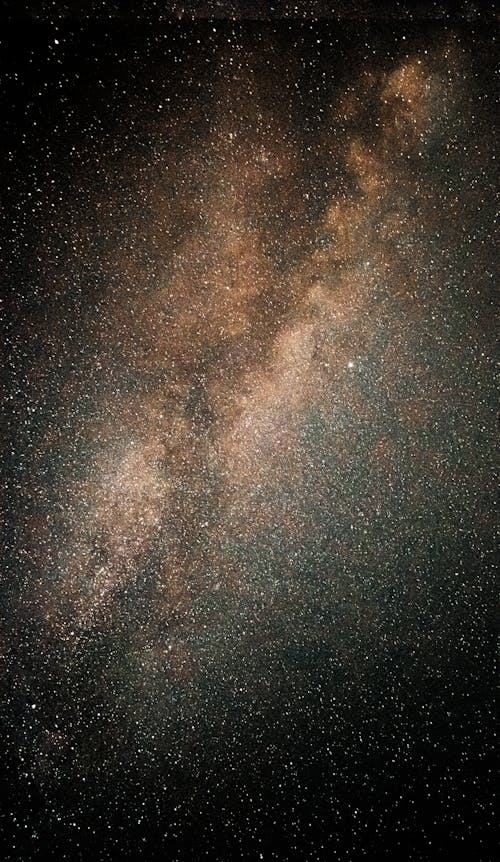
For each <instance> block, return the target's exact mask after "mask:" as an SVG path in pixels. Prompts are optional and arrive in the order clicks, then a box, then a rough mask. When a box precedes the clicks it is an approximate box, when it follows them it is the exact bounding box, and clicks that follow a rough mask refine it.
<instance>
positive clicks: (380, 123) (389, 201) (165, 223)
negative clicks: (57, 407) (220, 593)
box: [45, 42, 460, 638]
mask: <svg viewBox="0 0 500 862" xmlns="http://www.w3.org/2000/svg"><path fill="white" fill-rule="evenodd" d="M275 50H276V49H275V48H274V47H273V46H272V45H268V46H266V49H265V51H264V52H263V54H262V55H261V54H259V55H258V56H254V57H253V58H252V62H251V63H249V62H248V51H245V52H243V50H242V49H235V50H226V51H225V52H224V53H223V54H222V56H221V59H220V62H219V67H218V69H217V70H216V72H215V79H214V81H212V82H211V88H212V91H213V96H212V108H211V110H212V115H211V122H210V124H209V128H208V130H207V132H206V134H205V137H204V138H203V140H201V141H199V142H198V141H197V142H196V143H195V144H194V146H193V147H192V148H191V150H190V151H189V150H188V151H187V152H186V149H185V148H182V149H177V150H176V140H177V138H178V137H182V135H183V134H184V132H183V126H185V125H186V123H188V120H189V117H187V116H185V115H183V114H180V115H179V117H177V118H174V119H173V120H172V121H171V122H170V125H169V127H168V128H167V129H165V130H162V128H161V127H158V126H157V127H156V128H155V129H154V136H155V138H156V140H157V141H158V142H159V144H160V142H161V145H162V146H161V148H160V146H159V145H158V148H157V150H156V155H155V158H154V159H152V160H151V162H150V164H148V166H147V170H145V171H143V173H142V174H140V177H139V180H137V174H136V173H135V172H134V170H133V166H131V165H127V164H126V163H124V164H123V165H122V166H121V167H120V171H121V173H123V175H124V176H126V174H127V171H128V170H130V171H131V173H132V174H134V179H133V181H132V185H131V191H130V196H131V199H132V200H134V202H135V203H134V206H130V207H129V208H130V210H131V212H132V213H133V211H134V207H135V206H137V207H140V208H142V209H143V210H144V212H145V215H143V216H142V218H141V224H140V228H137V227H136V226H134V223H133V221H130V218H131V216H129V215H127V209H126V215H125V224H126V225H127V227H128V230H129V241H128V243H126V244H125V245H126V246H127V247H125V248H124V243H121V242H120V241H119V240H118V239H117V240H116V242H115V244H114V246H113V244H112V245H111V247H110V248H107V249H106V254H105V256H104V255H102V254H101V259H100V261H99V265H100V267H101V269H102V270H103V271H104V273H105V277H104V282H106V279H107V280H108V283H107V284H106V283H105V284H104V296H103V297H101V306H100V308H101V310H100V313H99V322H98V328H97V331H96V332H95V333H93V334H92V338H94V341H95V358H94V360H93V369H92V381H93V383H94V384H95V386H94V395H93V397H94V399H95V402H96V403H97V405H98V407H97V409H96V410H95V411H94V413H93V416H92V418H90V419H87V418H85V416H83V415H80V416H79V421H80V422H81V427H80V429H79V438H80V440H81V441H83V445H86V444H85V441H87V445H88V444H91V446H90V448H91V450H92V451H91V454H90V455H89V457H88V459H87V464H86V467H85V469H84V470H83V473H81V474H80V476H79V478H78V480H77V481H75V480H72V479H69V478H68V479H67V478H65V476H64V473H63V474H62V475H61V476H59V478H58V480H57V481H58V486H59V491H60V494H61V498H62V500H63V501H64V502H63V505H64V506H65V508H66V515H65V526H64V527H63V528H62V532H58V533H57V534H56V544H57V547H56V548H54V549H53V550H52V551H51V556H52V558H54V559H56V570H57V575H56V577H55V579H54V581H53V582H52V583H51V585H50V588H49V589H48V590H47V593H48V594H47V597H46V603H45V608H46V609H45V616H46V619H47V621H48V622H49V623H50V625H51V626H55V629H56V630H57V631H58V632H59V633H60V635H61V636H62V637H64V638H66V637H73V636H74V635H75V632H76V631H79V630H82V629H83V630H84V629H85V628H86V627H88V626H93V625H98V626H101V625H105V626H113V618H114V611H113V608H114V607H115V605H116V603H119V602H120V601H121V597H122V595H123V593H124V591H126V590H127V589H128V588H130V587H131V586H132V585H133V584H134V583H135V582H136V581H137V579H138V578H139V577H140V576H142V574H143V572H144V570H145V568H147V566H148V565H151V558H152V557H153V558H154V564H153V567H152V571H151V572H150V575H149V578H150V580H151V582H152V584H153V587H152V593H151V596H150V601H151V602H152V607H153V608H154V613H153V614H152V616H153V618H154V619H155V620H157V619H158V618H161V615H162V614H165V619H170V618H171V617H172V618H173V617H175V620H176V625H177V626H180V628H181V630H182V627H183V626H184V625H186V626H188V627H189V626H191V625H192V619H193V603H196V597H197V596H198V595H199V594H200V593H202V594H203V593H204V592H206V591H209V592H210V591H211V590H213V589H214V588H215V589H217V590H224V591H226V590H227V591H229V592H230V593H231V592H234V591H235V590H236V592H238V591H245V590H246V589H248V583H247V573H246V571H245V567H244V565H242V566H241V569H238V567H236V569H235V564H234V561H231V560H230V559H228V558H227V553H226V552H227V547H228V544H230V543H231V542H234V541H236V540H244V541H245V542H257V543H258V541H259V537H260V536H261V534H262V533H263V532H265V531H266V530H267V529H268V528H269V526H270V525H274V528H275V529H276V530H278V531H280V532H284V534H285V535H289V536H290V537H293V539H299V538H300V537H301V536H303V535H304V532H306V533H307V530H308V517H309V516H310V509H311V503H312V501H311V496H310V495H311V493H312V494H313V496H316V497H317V500H316V501H315V503H316V504H317V505H321V496H322V494H324V493H325V491H324V490H322V483H321V480H320V479H319V478H318V481H317V485H316V490H315V491H311V489H309V491H306V490H305V486H306V485H307V484H308V482H307V479H308V476H309V475H310V472H311V466H310V463H309V461H308V455H307V452H306V451H305V450H304V447H303V446H302V444H301V436H302V435H303V429H304V424H305V421H306V417H307V415H308V414H310V413H311V411H313V410H317V411H319V412H320V413H321V412H322V413H323V414H324V415H328V416H330V419H331V417H332V416H333V417H335V416H336V415H337V414H338V415H339V417H340V415H341V414H342V413H343V414H345V412H346V411H350V412H351V414H352V416H353V417H355V421H357V422H359V423H360V425H362V424H364V423H366V422H369V421H370V419H371V417H372V414H373V405H370V404H369V403H368V401H369V399H366V398H364V397H363V394H362V393H361V392H360V391H359V387H357V386H356V384H355V380H356V375H357V372H358V368H359V366H360V364H361V365H362V364H363V363H364V362H366V357H367V356H368V355H369V353H370V350H371V348H372V345H373V342H374V339H375V337H376V331H377V327H378V326H379V324H380V316H378V315H380V314H383V313H384V311H383V308H384V303H385V305H387V303H388V302H397V303H398V304H399V305H398V313H397V316H396V317H397V322H396V324H390V327H389V328H390V330H391V331H390V336H391V340H392V343H391V344H388V345H387V347H386V350H385V355H384V358H383V371H382V374H383V375H384V376H385V378H387V382H386V384H384V385H386V386H390V385H391V382H390V381H391V379H393V380H395V379H396V378H397V375H398V366H399V364H400V363H402V362H404V358H402V356H401V354H400V350H399V349H398V343H401V342H404V339H405V327H407V326H410V327H411V326H412V325H413V324H412V321H414V320H418V315H419V308H420V303H419V296H418V285H417V284H416V282H415V276H412V274H411V273H410V272H409V271H405V267H404V265H403V264H402V259H403V258H404V256H405V252H407V250H408V244H410V243H414V244H415V247H416V252H415V253H416V254H417V255H418V254H419V253H420V254H422V249H420V250H419V248H418V244H416V243H415V240H414V237H415V235H416V234H417V235H418V233H419V232H420V234H422V233H425V232H426V231H429V230H432V229H433V224H432V222H433V219H434V218H435V216H434V214H433V211H432V212H431V211H430V209H429V200H430V198H431V194H432V190H431V189H430V188H429V187H428V186H426V184H425V179H422V176H421V174H420V173H419V170H418V163H419V160H422V159H424V158H425V154H426V151H427V149H428V147H429V146H430V143H431V142H432V141H433V140H434V139H435V137H436V136H437V135H439V134H440V133H441V132H440V124H441V125H442V124H443V122H444V121H443V116H446V115H447V114H449V112H450V111H453V110H456V104H457V100H458V99H459V74H458V70H459V68H460V49H459V47H458V46H457V45H456V44H454V43H453V42H449V43H448V44H447V45H445V46H444V47H443V48H440V49H439V50H437V51H434V52H433V53H432V54H429V53H428V52H427V51H425V52H422V54H420V55H412V56H408V57H407V58H406V59H404V60H403V61H402V62H399V64H398V65H396V67H395V68H391V69H388V70H386V69H384V70H383V71H374V70H371V69H370V68H367V69H363V70H361V72H360V74H359V76H358V78H357V79H356V78H355V79H353V80H352V81H351V82H350V83H349V85H348V86H347V87H346V88H345V90H344V91H341V90H340V91H337V92H336V95H335V99H334V100H333V101H332V103H331V104H330V106H329V109H328V114H327V116H326V119H325V120H324V121H323V123H322V126H321V128H320V129H319V130H318V133H317V141H316V145H317V147H318V148H319V150H320V151H321V157H322V160H323V162H324V164H326V169H327V171H328V169H329V168H331V169H332V170H333V168H334V167H335V168H336V169H337V171H338V170H339V168H338V165H339V164H340V166H341V175H342V176H343V177H344V180H343V184H341V185H343V187H339V188H337V190H336V191H335V193H334V194H330V196H328V197H327V198H326V199H325V200H324V203H323V206H322V208H321V211H320V213H319V214H318V215H316V216H315V217H314V218H313V217H312V216H311V212H310V209H309V208H308V198H309V196H310V194H312V192H310V191H309V190H308V181H307V177H306V176H304V173H303V171H302V170H301V153H300V145H299V141H298V133H297V129H294V126H293V122H292V121H291V120H292V116H293V107H294V105H293V97H292V96H290V93H289V90H287V91H286V93H285V94H284V98H283V99H281V98H280V97H277V91H278V90H279V88H280V80H279V74H278V70H277V65H276V62H275V63H274V66H272V64H271V60H272V58H273V51H275ZM274 60H275V56H274ZM287 101H288V104H287ZM164 141H165V143H163V142H164ZM415 166H416V167H415ZM105 170H106V168H105ZM94 194H95V197H96V200H95V201H94V207H95V210H94V211H95V212H96V213H97V214H99V212H100V211H101V212H102V211H103V210H104V211H105V212H107V213H108V215H104V216H103V217H102V218H101V220H100V221H98V228H97V230H98V232H102V233H103V234H104V235H106V233H107V232H108V231H109V224H108V223H106V222H109V221H110V220H112V219H113V213H114V210H115V209H116V208H120V207H123V201H121V200H120V199H119V198H118V197H116V196H115V197H112V198H111V200H105V192H102V191H99V190H96V191H95V193H94ZM410 205H411V206H412V207H413V214H411V213H410V212H409V207H410ZM125 208H127V203H126V202H125ZM96 247H97V236H96V235H95V234H94V235H92V230H91V229H90V227H89V225H88V224H86V223H85V220H83V221H82V222H81V223H80V224H79V225H78V226H77V228H76V237H75V238H74V248H75V249H78V254H79V255H83V256H84V257H85V256H87V257H88V256H89V255H93V254H96ZM97 254H98V255H99V251H97ZM95 263H96V261H94V265H95ZM64 265H66V264H63V266H64ZM380 284H385V285H387V287H386V288H385V290H384V297H383V299H382V301H381V302H380V303H379V307H377V303H378V299H377V290H378V289H379V288H378V286H379V285H380ZM381 309H382V311H381ZM405 318H406V322H404V323H403V324H402V323H401V320H403V321H405ZM401 349H404V348H401ZM117 367H118V372H117V373H118V377H119V379H120V383H119V385H118V386H117V385H116V383H113V384H112V385H110V384H109V382H108V380H107V375H111V369H113V368H115V369H116V368H117ZM415 373H416V374H418V373H419V372H418V368H416V369H415ZM115 377H116V375H115ZM76 389H77V391H76V392H73V391H72V384H71V380H69V381H68V383H67V384H66V390H65V394H64V403H65V405H66V409H68V410H69V411H72V410H74V399H75V398H77V397H79V396H81V387H80V388H78V386H77V387H76ZM421 409H425V408H419V407H418V406H415V407H414V408H413V409H412V408H411V406H409V405H405V407H404V415H403V417H402V421H404V422H406V423H410V424H411V423H418V422H419V421H420V416H421V412H420V410H421ZM331 421H333V422H334V421H335V420H334V419H333V420H331ZM340 422H341V419H340V418H339V423H340ZM339 427H340V426H339ZM353 433H355V429H354V432H353ZM333 445H334V447H335V449H334V455H335V457H337V458H338V459H340V461H342V459H343V460H344V461H347V462H348V460H349V452H348V449H346V446H348V442H346V440H345V438H344V436H343V435H342V434H341V433H340V432H339V434H338V435H337V439H336V440H335V443H334V444H333ZM374 446H375V448H374V455H373V457H375V458H376V459H378V460H379V461H380V459H382V460H383V458H387V457H389V456H388V455H387V452H388V447H389V451H390V446H391V444H390V442H389V441H388V440H387V439H386V438H385V437H382V438H381V439H380V440H378V441H375V444H374ZM384 452H385V453H386V454H385V455H384V454H383V453H384ZM367 457H372V456H371V455H370V454H368V453H367ZM308 512H309V515H308Z"/></svg>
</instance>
